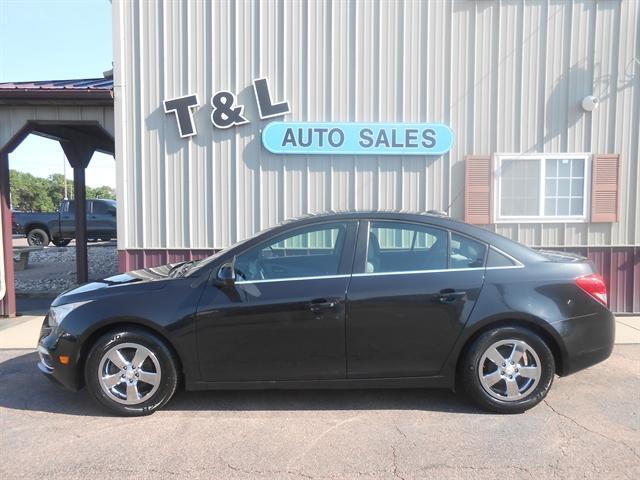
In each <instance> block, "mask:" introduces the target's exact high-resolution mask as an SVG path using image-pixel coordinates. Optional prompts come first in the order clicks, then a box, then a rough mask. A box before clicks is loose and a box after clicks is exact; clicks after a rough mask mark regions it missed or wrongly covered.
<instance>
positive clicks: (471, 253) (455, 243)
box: [450, 233, 487, 268]
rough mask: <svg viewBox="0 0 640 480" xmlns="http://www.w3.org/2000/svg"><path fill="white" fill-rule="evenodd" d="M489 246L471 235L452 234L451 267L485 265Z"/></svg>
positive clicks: (477, 266) (478, 266)
mask: <svg viewBox="0 0 640 480" xmlns="http://www.w3.org/2000/svg"><path fill="white" fill-rule="evenodd" d="M486 250H487V247H486V245H485V244H484V243H480V242H478V241H476V240H472V239H471V238H469V237H465V236H463V235H458V234H457V233H452V234H451V253H450V267H451V268H480V267H483V266H484V257H485V253H486Z"/></svg>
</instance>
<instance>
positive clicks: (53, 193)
mask: <svg viewBox="0 0 640 480" xmlns="http://www.w3.org/2000/svg"><path fill="white" fill-rule="evenodd" d="M65 180H66V182H67V195H69V196H72V194H73V182H72V181H71V180H69V179H65V178H64V175H62V174H60V173H54V174H53V175H49V176H48V177H47V181H48V182H49V198H51V201H52V202H53V204H54V205H59V204H60V202H61V201H62V200H64V183H65Z"/></svg>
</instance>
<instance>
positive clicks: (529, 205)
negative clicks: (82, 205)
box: [495, 154, 590, 222]
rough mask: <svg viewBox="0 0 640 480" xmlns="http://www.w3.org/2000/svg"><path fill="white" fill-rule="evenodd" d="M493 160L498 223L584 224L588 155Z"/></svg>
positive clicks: (503, 157)
mask: <svg viewBox="0 0 640 480" xmlns="http://www.w3.org/2000/svg"><path fill="white" fill-rule="evenodd" d="M496 158H497V161H496V171H495V182H496V189H495V191H496V196H497V198H496V202H495V205H496V219H497V221H499V222H527V221H531V222H540V221H551V222H572V221H575V222H584V221H587V211H588V203H587V202H588V193H589V192H588V190H587V188H588V185H589V181H588V180H589V179H588V172H589V161H590V156H589V155H586V154H563V155H558V154H545V155H519V156H511V155H497V156H496Z"/></svg>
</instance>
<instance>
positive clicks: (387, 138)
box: [262, 122, 453, 155]
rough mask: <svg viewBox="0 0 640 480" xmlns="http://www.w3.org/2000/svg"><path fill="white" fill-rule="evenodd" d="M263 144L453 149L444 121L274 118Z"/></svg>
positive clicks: (300, 148) (331, 150) (315, 150)
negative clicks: (353, 121) (338, 121)
mask: <svg viewBox="0 0 640 480" xmlns="http://www.w3.org/2000/svg"><path fill="white" fill-rule="evenodd" d="M262 144H263V145H264V147H265V148H266V149H267V150H269V151H270V152H272V153H290V154H297V155H442V154H444V153H447V152H448V151H449V150H451V146H452V145H453V132H452V131H451V129H450V128H449V127H448V126H447V125H444V124H441V123H308V122H303V123H296V122H272V123H269V124H268V125H267V126H266V127H265V128H264V130H263V131H262Z"/></svg>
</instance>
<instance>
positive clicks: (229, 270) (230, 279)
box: [216, 262, 236, 287]
mask: <svg viewBox="0 0 640 480" xmlns="http://www.w3.org/2000/svg"><path fill="white" fill-rule="evenodd" d="M216 283H217V284H218V285H220V286H222V287H232V286H233V285H234V284H235V283H236V269H235V264H234V262H229V263H225V264H224V265H222V266H221V267H220V269H219V270H218V275H217V276H216Z"/></svg>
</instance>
